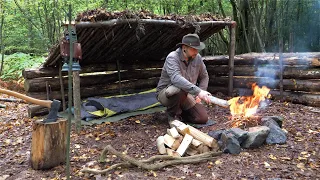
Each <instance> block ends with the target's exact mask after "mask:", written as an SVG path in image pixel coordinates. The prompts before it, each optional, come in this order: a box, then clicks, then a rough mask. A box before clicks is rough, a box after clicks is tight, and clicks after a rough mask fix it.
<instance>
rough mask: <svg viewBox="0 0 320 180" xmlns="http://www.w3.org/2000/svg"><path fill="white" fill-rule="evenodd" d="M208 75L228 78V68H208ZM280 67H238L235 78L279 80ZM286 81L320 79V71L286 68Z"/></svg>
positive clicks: (235, 70) (235, 69) (284, 73)
mask: <svg viewBox="0 0 320 180" xmlns="http://www.w3.org/2000/svg"><path fill="white" fill-rule="evenodd" d="M207 70H208V73H209V74H210V75H212V76H213V75H214V76H228V74H229V67H228V66H211V65H209V66H207ZM279 75H280V70H279V66H272V67H256V66H255V67H253V66H236V67H235V68H234V76H257V77H272V78H279ZM283 78H284V79H290V78H294V79H320V69H319V68H318V69H316V68H311V69H306V68H305V67H288V66H287V67H284V70H283Z"/></svg>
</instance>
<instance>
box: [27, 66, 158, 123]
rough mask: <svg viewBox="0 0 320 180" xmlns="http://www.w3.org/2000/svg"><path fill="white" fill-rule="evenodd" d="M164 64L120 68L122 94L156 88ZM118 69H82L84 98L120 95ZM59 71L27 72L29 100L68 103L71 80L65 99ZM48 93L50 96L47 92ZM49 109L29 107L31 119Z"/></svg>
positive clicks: (64, 84) (64, 81) (64, 75)
mask: <svg viewBox="0 0 320 180" xmlns="http://www.w3.org/2000/svg"><path fill="white" fill-rule="evenodd" d="M162 66H163V61H159V62H154V63H150V62H143V63H140V64H125V63H121V64H120V78H121V90H122V92H123V93H124V94H130V93H137V92H141V91H144V90H149V89H152V88H155V87H156V85H157V83H158V81H159V77H160V74H161V68H162ZM117 70H118V68H117V66H116V64H115V63H112V64H111V63H110V64H107V63H106V64H103V65H90V66H85V67H82V68H81V71H80V81H81V82H80V87H81V88H80V93H81V98H87V97H93V96H112V95H118V94H120V83H119V74H118V71H117ZM58 74H59V70H58V69H55V68H39V69H26V70H24V71H23V76H24V78H25V83H24V88H25V91H26V93H27V95H28V96H31V97H33V98H37V99H57V100H62V98H64V99H68V94H67V93H68V77H67V73H65V72H64V73H63V77H62V82H63V86H64V90H65V91H64V93H65V94H64V96H63V95H62V93H61V92H60V79H59V75H58ZM47 91H48V92H47ZM47 112H48V110H47V108H41V107H38V106H34V105H33V106H30V107H29V108H28V114H29V116H30V117H34V116H39V115H44V114H46V113H47Z"/></svg>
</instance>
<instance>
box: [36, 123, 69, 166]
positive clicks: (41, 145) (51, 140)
mask: <svg viewBox="0 0 320 180" xmlns="http://www.w3.org/2000/svg"><path fill="white" fill-rule="evenodd" d="M66 125H67V121H66V120H65V119H58V121H57V122H52V123H46V124H44V123H42V120H38V121H35V122H34V124H33V131H32V142H31V157H30V161H31V167H32V168H33V169H36V170H38V169H50V168H53V167H55V166H58V165H60V164H61V163H65V160H66V127H67V126H66Z"/></svg>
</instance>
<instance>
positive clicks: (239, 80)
mask: <svg viewBox="0 0 320 180" xmlns="http://www.w3.org/2000/svg"><path fill="white" fill-rule="evenodd" d="M319 58H320V53H284V54H283V65H284V68H283V88H284V93H283V95H284V100H286V101H289V102H294V103H300V104H305V105H309V106H318V107H320V60H319ZM204 62H205V64H206V66H207V70H208V73H209V76H210V81H209V87H208V91H209V92H211V93H216V92H222V93H224V94H226V95H227V94H228V75H229V67H228V56H212V57H204ZM163 63H164V62H163V61H154V62H144V61H137V62H135V63H134V64H132V63H120V67H121V68H120V69H121V73H120V74H121V75H120V77H121V88H122V92H123V93H135V92H141V91H143V90H147V89H152V88H155V87H156V85H157V83H158V81H159V77H160V74H161V68H162V66H163ZM117 70H118V68H117V63H116V62H113V63H111V62H110V63H105V64H98V65H89V66H84V67H82V68H81V71H80V81H81V84H80V86H81V98H82V99H84V98H87V97H93V96H111V95H118V94H120V90H119V87H120V86H119V76H118V71H117ZM279 75H280V66H279V56H278V55H277V54H274V53H265V54H257V53H253V54H243V55H237V56H235V60H234V78H233V84H234V91H233V93H234V96H238V95H250V94H252V91H251V86H252V84H253V83H257V84H258V85H259V86H263V85H265V86H267V87H268V88H270V89H272V90H271V94H272V95H273V98H274V99H279V98H280V91H279V89H280V88H279V83H280V78H279ZM23 76H24V78H25V91H26V92H27V95H29V96H31V97H34V98H37V99H58V100H62V94H61V92H60V79H59V70H58V69H57V68H40V69H26V70H24V71H23ZM62 76H63V77H62V82H63V86H64V90H65V95H64V98H65V99H67V93H68V77H67V73H66V72H63V73H62ZM29 109H30V111H32V112H29V116H31V117H32V116H35V115H43V114H45V113H46V112H47V111H46V110H45V109H44V108H38V107H34V106H30V108H29Z"/></svg>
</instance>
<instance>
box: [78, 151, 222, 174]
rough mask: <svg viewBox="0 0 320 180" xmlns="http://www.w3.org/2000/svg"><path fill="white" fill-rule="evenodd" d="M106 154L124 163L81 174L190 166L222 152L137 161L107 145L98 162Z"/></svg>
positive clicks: (85, 170) (86, 169)
mask: <svg viewBox="0 0 320 180" xmlns="http://www.w3.org/2000/svg"><path fill="white" fill-rule="evenodd" d="M107 152H109V153H111V154H113V155H116V156H118V157H119V158H121V159H122V160H124V161H126V162H124V163H118V164H114V165H112V166H110V167H109V168H107V169H104V170H98V169H90V168H84V169H82V170H81V172H87V173H92V174H105V173H107V172H109V171H110V170H113V169H115V168H117V167H134V166H137V167H139V168H142V169H145V170H159V169H162V168H163V167H166V166H171V165H178V164H190V163H191V164H192V163H199V162H203V161H207V160H209V159H212V158H214V157H215V156H218V155H220V154H222V152H213V151H211V152H207V153H203V154H198V155H194V156H188V157H173V156H168V155H155V156H152V157H150V158H149V159H146V160H137V159H135V158H132V157H130V156H128V155H125V154H122V153H121V152H118V151H117V150H115V149H114V148H113V147H112V146H111V145H107V146H106V147H105V148H104V149H103V151H102V153H101V156H100V162H104V159H105V154H106V153H107ZM157 160H162V161H163V162H159V163H153V162H154V161H157ZM166 160H167V161H166ZM152 163H153V164H152Z"/></svg>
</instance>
